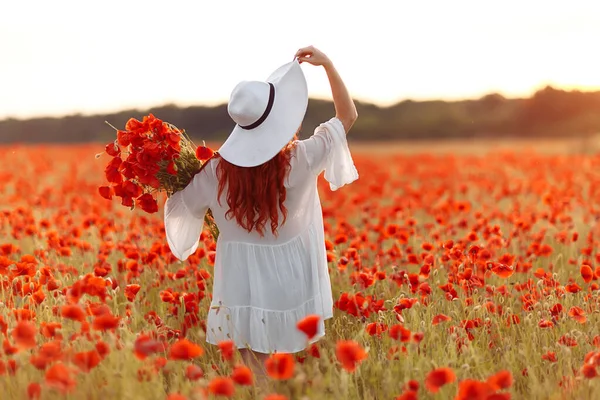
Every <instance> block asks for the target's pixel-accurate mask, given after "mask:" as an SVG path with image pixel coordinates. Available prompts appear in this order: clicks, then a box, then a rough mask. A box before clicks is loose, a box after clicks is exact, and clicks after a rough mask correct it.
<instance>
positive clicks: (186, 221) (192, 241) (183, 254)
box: [164, 165, 214, 261]
mask: <svg viewBox="0 0 600 400" xmlns="http://www.w3.org/2000/svg"><path fill="white" fill-rule="evenodd" d="M210 168H211V166H210V165H207V166H206V168H204V169H203V170H202V171H201V172H200V173H198V174H196V176H194V178H193V179H192V181H191V182H190V183H189V184H188V186H186V188H185V189H183V190H181V191H179V192H177V193H175V194H173V195H172V196H171V197H169V198H168V199H167V202H166V203H165V216H164V220H165V232H166V235H167V243H168V244H169V248H170V249H171V252H172V253H173V255H174V256H175V257H177V258H178V259H179V260H181V261H184V260H186V259H187V258H188V257H189V256H190V255H191V254H193V253H194V252H195V251H196V249H197V248H198V240H199V238H200V233H201V232H202V227H203V225H204V215H205V214H206V211H207V210H208V208H209V207H210V205H211V199H212V197H213V196H212V194H213V193H212V192H213V190H214V184H213V182H211V174H210V173H209V172H208V171H209V170H210Z"/></svg>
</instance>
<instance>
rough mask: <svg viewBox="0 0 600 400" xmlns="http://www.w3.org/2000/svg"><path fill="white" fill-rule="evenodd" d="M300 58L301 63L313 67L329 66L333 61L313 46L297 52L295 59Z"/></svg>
mask: <svg viewBox="0 0 600 400" xmlns="http://www.w3.org/2000/svg"><path fill="white" fill-rule="evenodd" d="M296 57H297V58H298V61H299V62H300V63H302V62H304V61H306V62H307V63H309V64H312V65H323V66H325V65H327V64H330V63H331V60H329V58H328V57H327V56H326V55H325V53H323V52H322V51H321V50H318V49H316V48H315V47H313V46H308V47H304V48H302V49H300V50H298V51H297V52H296V55H295V56H294V58H296Z"/></svg>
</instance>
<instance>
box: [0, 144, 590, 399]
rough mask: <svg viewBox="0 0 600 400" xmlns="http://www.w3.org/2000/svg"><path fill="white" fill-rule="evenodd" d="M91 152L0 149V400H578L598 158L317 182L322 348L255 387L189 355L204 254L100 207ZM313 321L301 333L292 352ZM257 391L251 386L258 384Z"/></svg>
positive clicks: (395, 157) (364, 170)
mask: <svg viewBox="0 0 600 400" xmlns="http://www.w3.org/2000/svg"><path fill="white" fill-rule="evenodd" d="M103 150H104V147H103V146H102V145H77V146H6V147H1V148H0V159H2V161H3V162H2V163H1V164H0V198H1V200H0V340H1V341H2V347H1V348H0V398H2V399H80V398H81V399H89V400H91V399H169V400H179V399H213V398H215V399H217V398H223V399H225V398H235V399H237V398H240V399H246V398H247V399H254V398H256V399H266V400H285V399H289V400H292V399H348V400H351V399H403V400H410V399H458V400H467V399H473V400H476V399H482V400H485V399H487V400H501V399H592V398H595V395H594V393H597V392H598V390H600V377H598V373H599V372H600V297H599V294H600V248H599V242H600V224H599V222H598V221H600V156H596V155H593V154H579V153H574V152H567V151H564V152H562V153H561V152H558V153H557V152H554V153H552V154H546V153H543V152H532V151H525V150H519V148H518V147H517V146H515V149H514V150H505V149H502V150H496V151H493V150H492V149H488V150H486V151H481V152H473V153H470V154H469V153H464V154H444V153H425V152H418V153H410V152H403V153H391V152H386V151H384V150H382V151H381V152H378V153H377V154H373V153H372V152H366V151H362V152H361V149H360V144H357V145H356V146H354V147H353V157H354V161H355V164H356V166H357V169H358V172H359V174H360V179H359V180H358V181H356V182H354V183H353V184H351V185H349V186H346V187H343V188H341V189H340V190H338V191H336V192H331V191H330V190H329V187H328V185H327V183H326V182H325V181H324V180H323V179H322V177H321V178H320V193H321V201H322V204H323V213H324V219H325V230H326V234H325V236H326V238H327V240H326V247H327V252H328V261H329V267H330V275H331V282H332V285H333V295H334V300H335V310H334V318H333V319H331V320H328V321H327V322H326V332H327V334H326V336H325V338H324V339H322V340H320V341H319V342H317V343H316V344H314V345H311V346H309V347H307V349H306V351H303V352H301V353H298V354H295V355H286V354H275V355H272V356H271V357H270V358H269V359H268V361H267V362H266V365H265V371H266V372H265V373H266V377H267V379H266V381H265V382H262V381H260V380H259V379H258V378H259V377H257V376H254V375H253V374H252V372H251V371H250V369H249V368H248V367H247V366H244V365H243V364H242V359H241V357H240V355H239V354H238V353H237V352H236V351H235V350H234V349H233V348H232V347H231V343H230V342H223V343H221V344H220V345H219V346H212V345H209V344H207V343H206V342H205V340H204V338H205V333H204V329H205V318H206V315H207V311H208V308H209V306H210V297H211V288H212V266H211V265H212V262H213V261H214V256H215V243H214V241H213V240H212V236H211V235H210V233H209V232H208V230H206V231H205V232H204V233H203V234H202V236H201V237H200V241H201V245H200V247H199V249H198V251H197V252H196V253H195V254H193V255H192V256H190V258H189V259H188V260H186V261H185V262H180V261H178V260H177V259H176V258H175V257H174V256H173V255H172V254H171V252H170V250H169V248H168V245H167V242H166V238H165V234H164V226H163V220H162V206H163V203H164V198H163V199H162V200H161V203H160V207H159V210H158V212H156V213H153V214H148V213H145V212H143V211H141V210H138V209H135V210H129V209H128V208H126V207H124V206H122V205H121V204H120V202H119V201H118V199H117V198H114V199H112V200H108V199H105V198H103V197H102V196H101V195H100V194H99V191H98V188H99V187H100V186H102V185H103V184H104V182H105V176H104V167H105V166H106V163H107V161H108V158H107V155H106V154H104V155H99V156H98V157H96V154H97V153H101V152H102V151H103ZM317 318H318V317H316V316H306V318H305V319H304V320H301V321H298V329H300V330H301V331H303V332H304V333H305V334H306V336H307V342H308V340H309V338H310V337H311V335H314V329H315V327H316V323H317V322H318V320H317ZM259 381H260V384H257V382H259Z"/></svg>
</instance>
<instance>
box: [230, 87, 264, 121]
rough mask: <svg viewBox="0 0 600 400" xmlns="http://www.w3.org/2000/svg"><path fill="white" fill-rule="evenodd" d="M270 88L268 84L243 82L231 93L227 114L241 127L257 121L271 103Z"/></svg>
mask: <svg viewBox="0 0 600 400" xmlns="http://www.w3.org/2000/svg"><path fill="white" fill-rule="evenodd" d="M269 91H270V87H269V84H268V83H267V82H260V81H243V82H240V83H238V84H237V85H236V87H235V88H234V89H233V91H232V92H231V97H230V99H229V104H228V105H227V112H228V113H229V116H230V117H231V119H233V121H234V122H235V123H236V124H238V125H240V126H247V125H250V124H252V123H254V122H255V121H257V120H258V119H259V118H260V117H261V116H262V114H263V113H264V112H265V108H266V107H267V104H268V102H269Z"/></svg>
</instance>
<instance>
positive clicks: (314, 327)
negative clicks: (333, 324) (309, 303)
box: [296, 315, 321, 340]
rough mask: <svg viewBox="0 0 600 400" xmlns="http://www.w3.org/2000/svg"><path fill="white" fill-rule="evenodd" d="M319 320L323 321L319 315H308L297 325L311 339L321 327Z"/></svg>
mask: <svg viewBox="0 0 600 400" xmlns="http://www.w3.org/2000/svg"><path fill="white" fill-rule="evenodd" d="M319 321H321V317H320V316H319V315H308V316H306V317H304V318H303V319H301V320H300V321H298V323H297V324H296V327H297V328H298V329H299V330H300V331H302V332H303V333H304V334H305V335H306V337H307V338H308V339H309V340H310V339H312V338H313V337H314V336H315V335H316V334H317V331H318V329H319Z"/></svg>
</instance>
